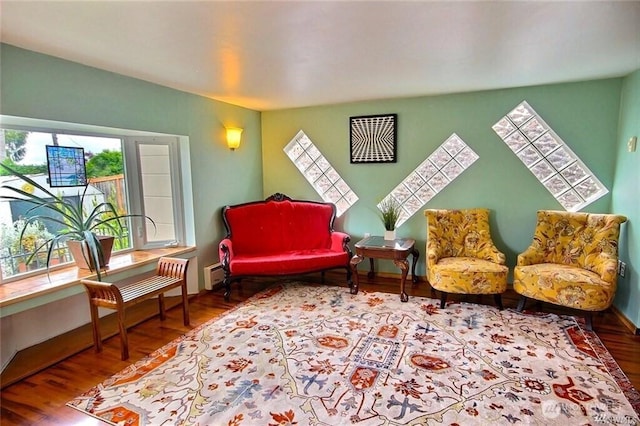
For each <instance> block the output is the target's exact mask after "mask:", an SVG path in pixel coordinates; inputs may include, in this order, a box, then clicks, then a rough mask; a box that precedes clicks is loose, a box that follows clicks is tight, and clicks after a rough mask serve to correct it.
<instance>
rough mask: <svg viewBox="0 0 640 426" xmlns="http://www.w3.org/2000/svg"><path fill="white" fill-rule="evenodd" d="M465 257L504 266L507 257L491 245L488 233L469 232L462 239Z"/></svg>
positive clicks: (484, 231) (491, 241)
mask: <svg viewBox="0 0 640 426" xmlns="http://www.w3.org/2000/svg"><path fill="white" fill-rule="evenodd" d="M464 245H465V248H464V253H465V255H466V256H471V257H475V258H476V259H483V260H487V261H489V262H493V263H497V264H500V265H504V264H505V263H507V257H506V256H505V255H504V253H502V252H501V251H500V250H498V248H497V247H496V246H495V244H494V243H493V240H492V239H491V234H490V233H489V231H486V230H481V231H478V232H470V233H469V234H467V236H466V237H465V239H464Z"/></svg>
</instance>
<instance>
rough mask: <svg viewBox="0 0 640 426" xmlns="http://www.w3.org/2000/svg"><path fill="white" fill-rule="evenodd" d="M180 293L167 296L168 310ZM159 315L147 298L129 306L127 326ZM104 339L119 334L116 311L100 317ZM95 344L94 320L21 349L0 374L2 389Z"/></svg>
mask: <svg viewBox="0 0 640 426" xmlns="http://www.w3.org/2000/svg"><path fill="white" fill-rule="evenodd" d="M181 303H182V298H181V297H180V296H166V297H165V304H166V309H167V310H169V309H171V308H174V307H177V306H180V305H181ZM155 316H158V303H157V301H156V299H150V300H146V301H144V302H142V303H140V304H138V305H135V306H132V307H130V308H129V309H127V328H130V327H133V326H135V325H137V324H139V323H141V322H142V321H146V320H148V319H150V318H153V317H155ZM100 324H101V329H102V331H103V335H102V337H103V340H106V339H108V338H110V337H113V336H115V335H117V334H118V326H117V321H116V314H115V313H113V314H109V315H106V316H104V317H101V318H100ZM92 346H93V334H92V328H91V323H88V324H85V325H83V326H80V327H78V328H76V329H74V330H71V331H68V332H66V333H64V334H61V335H59V336H56V337H53V338H52V339H49V340H47V341H44V342H42V343H38V344H37V345H34V346H30V347H28V348H25V349H22V350H20V351H18V352H17V353H16V354H15V355H14V357H13V358H12V359H11V361H10V362H9V363H7V365H6V367H5V368H4V369H3V370H2V373H1V374H0V389H4V388H5V387H7V386H9V385H12V384H13V383H16V382H18V381H20V380H22V379H24V378H27V377H29V376H31V375H32V374H35V373H38V372H39V371H41V370H44V369H45V368H47V367H51V366H52V365H54V364H56V363H58V362H60V361H63V360H65V359H66V358H68V357H70V356H72V355H75V354H77V353H79V352H82V351H83V350H86V349H88V348H91V347H92Z"/></svg>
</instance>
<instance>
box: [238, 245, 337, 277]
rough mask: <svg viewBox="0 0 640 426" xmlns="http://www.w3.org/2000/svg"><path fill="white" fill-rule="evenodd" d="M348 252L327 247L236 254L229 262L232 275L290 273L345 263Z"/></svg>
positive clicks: (329, 267)
mask: <svg viewBox="0 0 640 426" xmlns="http://www.w3.org/2000/svg"><path fill="white" fill-rule="evenodd" d="M348 262H349V253H347V252H345V251H342V252H336V251H333V250H329V249H314V250H292V251H286V252H281V253H277V254H271V255H268V254H265V255H250V256H243V255H240V254H239V255H236V256H235V257H234V258H233V262H232V263H231V265H230V266H231V274H232V275H291V274H302V273H307V272H310V271H321V270H325V269H331V268H335V267H336V265H345V264H347V263H348Z"/></svg>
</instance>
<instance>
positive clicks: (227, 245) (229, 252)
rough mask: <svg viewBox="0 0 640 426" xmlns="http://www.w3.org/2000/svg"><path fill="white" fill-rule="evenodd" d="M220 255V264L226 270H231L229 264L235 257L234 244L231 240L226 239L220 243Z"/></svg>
mask: <svg viewBox="0 0 640 426" xmlns="http://www.w3.org/2000/svg"><path fill="white" fill-rule="evenodd" d="M218 255H219V256H220V263H221V264H222V267H223V268H225V269H227V270H228V269H229V262H231V258H232V257H233V242H232V241H231V239H229V238H225V239H223V240H222V241H220V244H219V245H218Z"/></svg>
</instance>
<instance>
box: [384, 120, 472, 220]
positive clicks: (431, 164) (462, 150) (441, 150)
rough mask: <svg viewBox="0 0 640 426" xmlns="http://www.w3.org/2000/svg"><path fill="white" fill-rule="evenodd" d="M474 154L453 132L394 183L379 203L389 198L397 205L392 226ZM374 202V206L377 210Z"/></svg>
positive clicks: (464, 166) (446, 182) (469, 162)
mask: <svg viewBox="0 0 640 426" xmlns="http://www.w3.org/2000/svg"><path fill="white" fill-rule="evenodd" d="M477 159H478V154H476V153H475V152H474V151H473V150H472V149H471V148H469V147H468V146H467V144H466V143H464V141H463V140H462V139H460V137H459V136H458V135H456V134H455V133H454V134H452V135H451V136H450V137H449V139H447V140H446V141H444V142H443V143H442V145H440V146H439V147H438V148H437V149H436V150H435V151H434V152H433V154H431V155H430V156H429V157H427V159H426V160H424V161H423V162H422V163H421V164H420V165H419V166H418V167H416V169H415V170H414V171H413V172H411V173H410V174H409V176H407V177H406V178H405V179H404V180H403V181H402V182H401V183H400V184H399V185H398V186H396V187H395V188H394V189H393V191H391V193H390V194H389V195H387V196H386V197H385V198H384V200H383V202H384V201H385V200H387V199H388V198H393V199H394V200H395V201H396V202H397V203H398V204H399V205H400V207H401V213H400V219H399V220H398V223H397V224H396V228H397V227H399V226H400V225H402V224H403V223H404V222H406V221H407V219H409V218H410V217H411V216H413V214H414V213H416V212H417V211H418V210H420V209H421V208H422V206H424V205H425V204H427V202H428V201H429V200H431V199H432V198H433V197H435V196H436V194H437V193H438V192H440V191H442V190H443V189H444V188H445V187H446V186H447V185H449V183H451V182H452V181H453V180H454V179H455V178H457V177H458V176H460V174H462V172H464V171H465V170H466V169H467V168H469V166H471V165H472V164H473V163H474V161H476V160H477ZM381 204H382V202H381V203H380V204H378V209H380V205H381Z"/></svg>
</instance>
